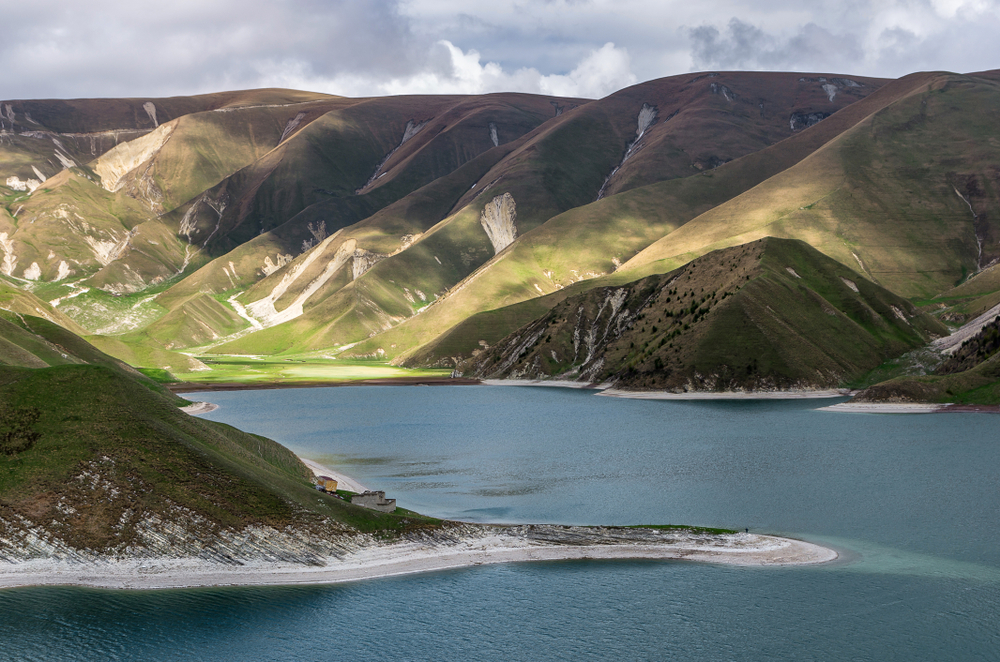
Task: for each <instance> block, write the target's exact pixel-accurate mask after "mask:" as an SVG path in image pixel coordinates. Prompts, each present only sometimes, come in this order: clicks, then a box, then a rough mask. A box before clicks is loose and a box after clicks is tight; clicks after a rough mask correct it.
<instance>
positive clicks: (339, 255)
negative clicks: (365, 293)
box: [246, 231, 358, 328]
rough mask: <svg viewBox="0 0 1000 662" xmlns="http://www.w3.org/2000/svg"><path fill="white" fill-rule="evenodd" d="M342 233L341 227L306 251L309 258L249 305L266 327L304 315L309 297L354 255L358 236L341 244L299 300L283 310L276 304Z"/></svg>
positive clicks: (252, 312) (249, 311)
mask: <svg viewBox="0 0 1000 662" xmlns="http://www.w3.org/2000/svg"><path fill="white" fill-rule="evenodd" d="M339 234H340V232H339V231H338V232H335V233H334V234H332V235H330V236H329V237H327V238H326V239H324V240H323V242H322V243H321V244H319V245H318V246H316V247H315V248H313V249H312V250H311V251H310V252H309V253H308V254H307V255H306V257H305V259H303V260H302V261H301V262H299V263H298V264H294V265H292V266H291V267H290V268H289V270H288V271H287V272H286V273H285V274H284V275H283V276H282V277H281V280H280V281H278V284H277V285H275V286H274V289H272V290H271V292H270V294H268V295H267V296H266V297H264V298H263V299H258V300H257V301H254V302H253V303H251V304H250V305H248V306H247V307H246V311H247V312H248V313H249V314H250V315H252V316H253V317H254V318H256V319H257V320H258V321H259V322H260V324H261V325H262V326H263V327H264V328H267V327H270V326H275V325H276V324H281V323H282V322H288V321H290V320H293V319H295V318H296V317H299V316H301V315H302V313H303V306H304V305H305V303H306V301H308V300H309V297H311V296H312V295H313V294H315V293H316V291H317V290H319V288H321V287H323V286H324V285H325V284H326V283H327V282H328V281H329V280H330V278H332V277H333V275H334V274H335V273H337V271H338V270H339V269H340V268H341V267H343V266H344V265H345V264H347V263H348V261H350V260H352V259H353V258H354V251H355V249H356V248H357V246H358V242H357V241H355V240H354V239H348V240H347V241H345V242H344V243H343V244H341V246H340V247H339V248H338V249H337V252H336V253H334V255H333V258H331V259H330V260H329V261H328V262H327V264H326V267H325V268H324V269H323V272H322V273H320V275H319V276H317V277H316V278H314V279H313V280H312V281H311V282H310V283H309V284H308V285H306V287H305V289H303V290H302V292H300V293H299V295H298V296H297V297H295V300H294V301H292V303H290V304H289V305H288V307H286V308H285V309H284V310H282V311H280V312H279V311H278V310H277V309H276V308H275V307H274V304H275V302H276V301H277V300H278V299H280V298H281V297H282V296H284V294H285V292H287V291H288V289H289V288H290V287H291V286H292V285H293V284H294V283H295V282H296V281H298V280H299V278H300V277H301V276H302V275H303V274H304V273H305V271H306V270H307V269H308V268H309V267H310V266H311V265H312V264H313V263H314V262H316V260H318V259H319V258H320V256H322V255H323V253H324V252H325V251H326V248H327V247H328V246H329V245H330V242H332V241H333V240H334V239H335V238H336V237H337V236H338V235H339Z"/></svg>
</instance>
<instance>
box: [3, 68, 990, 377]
mask: <svg viewBox="0 0 1000 662" xmlns="http://www.w3.org/2000/svg"><path fill="white" fill-rule="evenodd" d="M998 85H1000V83H998V82H997V76H996V74H995V72H984V73H980V74H970V75H965V76H962V75H957V74H950V73H942V72H929V73H920V74H913V75H911V76H906V77H904V78H901V79H899V80H895V81H885V80H880V79H869V78H859V77H851V76H843V75H837V74H792V73H753V72H708V73H701V74H684V75H680V76H673V77H670V78H664V79H659V80H654V81H649V82H646V83H641V84H639V85H635V86H632V87H630V88H626V89H623V90H621V91H619V92H616V93H615V94H612V95H610V96H609V97H607V98H604V99H599V100H593V101H590V100H584V99H565V98H552V97H543V96H538V95H524V94H491V95H481V96H405V97H389V98H372V99H346V98H341V97H332V96H327V95H317V94H310V93H302V92H294V91H288V90H258V91H247V92H233V93H224V94H217V95H206V96H203V97H191V98H186V99H182V98H178V99H161V100H155V99H154V100H148V101H147V100H137V99H124V100H77V101H67V102H57V101H30V102H29V101H25V102H20V101H19V102H10V107H11V110H10V112H9V113H8V110H7V107H6V106H0V108H2V109H3V113H0V123H5V124H4V126H3V127H0V130H6V131H9V132H12V136H14V137H12V139H11V140H10V141H8V142H7V143H5V144H4V145H3V146H0V166H2V168H0V170H2V169H5V170H3V172H7V173H8V175H7V176H6V177H0V198H2V204H0V274H2V275H3V277H4V278H5V282H6V283H9V284H11V285H13V286H15V287H17V288H20V289H21V290H22V291H24V292H26V293H27V292H30V293H31V294H33V295H35V296H36V297H37V298H38V299H39V300H40V301H42V302H48V303H47V305H46V306H43V308H46V310H47V312H46V314H47V315H48V317H49V319H54V315H55V314H57V313H58V314H60V315H61V319H62V320H64V321H65V320H71V321H72V323H74V324H75V327H74V331H76V332H77V333H80V332H83V334H84V335H87V337H88V339H89V340H90V341H91V342H93V343H94V344H95V345H97V346H99V347H100V348H101V349H102V350H104V351H107V352H109V353H112V354H114V355H115V356H118V357H120V358H122V359H125V360H127V361H129V362H131V363H136V364H139V365H143V366H145V367H155V368H160V369H162V368H167V369H172V370H176V371H180V372H185V373H187V372H192V371H195V370H199V369H205V368H207V367H208V366H206V365H205V364H204V363H201V362H199V361H198V360H197V359H194V358H192V357H191V356H188V355H186V354H181V353H179V351H180V350H183V351H185V352H190V353H193V354H197V355H199V356H211V355H213V354H214V355H221V354H255V355H269V356H283V357H289V356H293V355H302V354H309V355H314V356H320V355H323V356H333V355H336V356H340V357H343V358H349V359H359V360H366V359H382V360H392V361H393V362H395V363H397V364H404V365H409V366H452V365H454V364H455V363H456V362H457V361H460V360H463V359H465V358H468V357H469V356H471V355H472V353H473V352H475V351H479V350H481V349H482V348H483V346H484V345H492V344H494V343H496V342H497V341H499V340H500V339H502V338H503V337H504V336H506V335H507V334H509V333H511V332H512V331H514V330H515V329H517V328H519V327H521V326H523V325H524V324H527V323H529V322H531V321H532V320H536V319H538V318H539V317H540V316H542V315H544V314H545V313H546V311H549V310H551V309H552V308H553V307H554V306H557V305H560V304H561V302H563V301H564V300H565V299H567V298H569V297H574V296H577V295H580V294H583V293H585V292H587V291H588V290H590V289H593V288H604V287H615V286H621V285H625V284H628V283H633V282H635V281H637V280H639V279H642V278H644V277H647V276H655V275H658V274H664V273H668V272H671V271H673V270H675V269H677V268H679V267H681V266H682V265H684V264H687V263H689V262H690V261H692V260H694V259H696V258H698V257H700V256H703V255H706V254H708V253H710V252H711V251H713V250H717V249H720V248H726V247H732V246H739V245H743V244H746V243H749V242H753V241H755V240H758V239H761V238H763V237H766V236H775V237H786V238H792V239H799V240H802V241H804V242H806V243H807V244H809V245H811V246H813V247H814V248H817V249H818V250H819V251H820V252H822V253H823V254H825V255H827V256H828V257H831V258H833V259H835V260H837V261H838V262H840V263H841V264H844V265H847V266H848V267H850V268H851V269H855V268H856V269H858V270H859V273H861V274H862V275H863V276H865V278H866V279H868V280H870V281H872V282H873V283H876V284H878V285H881V286H883V287H885V288H886V289H888V290H890V291H892V292H894V293H895V294H897V295H900V296H904V297H908V298H910V299H911V301H912V302H914V303H916V304H918V305H919V306H921V307H922V308H923V309H924V310H926V311H929V312H933V313H934V314H935V315H937V316H938V317H939V318H940V319H941V320H942V321H944V322H947V323H949V324H958V323H961V322H962V321H963V320H964V319H967V318H968V317H969V316H972V315H975V314H977V313H978V312H981V311H982V310H985V309H986V308H988V307H990V306H992V305H995V303H996V302H997V301H1000V287H997V286H995V284H994V281H995V280H996V278H995V274H994V271H995V263H996V261H997V260H1000V249H998V248H997V246H998V245H1000V243H998V239H1000V226H997V218H1000V216H998V215H997V212H996V211H995V210H996V209H997V205H998V203H1000V199H998V198H997V192H996V182H995V177H994V176H993V165H992V164H993V163H995V161H996V158H997V156H998V155H997V150H998V149H1000V144H997V142H996V139H995V135H996V133H997V131H996V129H997V127H996V126H995V124H996V122H995V117H994V115H993V114H992V113H989V112H983V110H982V109H984V108H992V107H993V106H995V105H996V103H997V102H998V101H1000V99H997V98H996V97H997V93H998V91H1000V87H998ZM5 103H6V102H5ZM11 113H12V114H11ZM7 125H10V126H7ZM4 150H6V151H4ZM36 169H37V170H38V172H35V170H36ZM3 172H0V174H3ZM32 178H34V181H33V183H29V182H28V180H29V179H32ZM29 184H30V185H29ZM35 307H36V308H39V307H38V306H35ZM831 365H832V364H831ZM851 369H853V368H851ZM830 370H833V371H834V372H836V370H834V369H833V368H830ZM849 371H850V370H848V372H849ZM831 374H833V373H831ZM845 374H846V373H845Z"/></svg>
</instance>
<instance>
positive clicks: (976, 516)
mask: <svg viewBox="0 0 1000 662" xmlns="http://www.w3.org/2000/svg"><path fill="white" fill-rule="evenodd" d="M189 397H192V398H197V399H204V400H209V401H212V402H215V403H218V404H219V405H221V406H220V409H218V410H217V411H215V412H213V413H212V414H209V415H208V416H206V418H211V419H213V420H219V421H224V422H227V423H230V424H233V425H236V426H238V427H240V428H242V429H244V430H247V431H250V432H255V433H258V434H263V435H266V436H269V437H272V438H274V439H277V440H278V441H280V442H282V443H284V444H286V445H287V446H289V447H290V448H292V449H293V450H295V451H296V452H298V453H300V454H301V455H303V456H305V457H310V458H313V459H316V460H319V461H321V462H324V463H328V464H330V465H336V466H338V467H339V468H341V469H343V470H344V471H345V472H346V473H348V474H351V475H353V476H354V477H356V478H358V479H359V480H361V482H363V483H364V484H366V485H368V486H370V487H373V488H377V489H385V490H386V491H387V492H388V493H389V496H393V497H396V498H397V499H398V500H399V503H400V505H403V506H405V507H408V508H412V509H414V510H420V511H422V512H426V513H428V514H433V515H438V516H442V517H451V518H459V519H467V520H472V521H506V522H541V521H547V522H562V523H570V524H578V523H589V524H637V523H689V524H700V525H705V526H721V527H731V528H740V529H742V528H744V527H750V528H751V530H753V531H757V532H767V533H778V534H787V535H793V536H797V537H802V538H805V539H808V540H812V541H815V542H818V543H821V544H826V545H830V546H833V547H836V548H837V549H839V550H841V551H842V553H843V554H842V560H841V561H838V562H836V563H833V564H830V565H826V566H819V567H811V568H739V567H727V566H712V565H704V564H690V563H683V562H607V561H583V562H562V563H540V564H513V565H505V566H488V567H478V568H469V569H464V570H458V571H449V572H439V573H432V574H427V575H416V576H411V577H402V578H394V579H384V580H373V581H367V582H358V583H355V584H346V585H339V586H329V587H321V586H320V587H295V588H283V587H269V588H217V589H190V590H171V591H147V592H125V591H98V590H87V589H76V588H45V589H16V590H11V591H3V592H0V642H2V644H0V659H2V660H7V659H10V660H47V659H59V660H98V659H100V660H104V659H110V660H207V659H211V660H247V659H254V660H261V659H264V660H327V659H343V660H438V659H462V660H466V659H468V660H479V659H483V660H501V659H502V660H527V659H532V660H537V659H624V660H632V659H637V660H638V659H643V660H646V659H698V660H746V659H749V660H765V659H767V660H769V659H817V660H833V659H837V660H843V659H855V660H886V659H898V660H913V659H927V660H930V659H935V660H936V659H970V660H971V659H991V658H992V659H997V658H998V657H1000V522H998V521H997V513H998V512H1000V490H998V489H997V483H998V478H997V476H998V471H997V470H998V468H1000V434H998V432H997V427H998V423H1000V418H998V417H995V416H993V415H986V414H939V415H873V414H837V413H830V412H820V411H815V408H816V407H818V406H820V404H826V403H827V402H828V401H827V402H822V403H821V402H818V401H784V402H780V401H734V402H656V401H628V400H619V399H612V398H601V397H597V396H594V395H593V394H591V393H588V392H579V391H571V390H564V389H544V388H502V387H433V388H420V387H356V388H354V387H342V388H326V389H308V390H305V389H292V390H270V391H246V392H229V393H208V394H200V395H192V396H189Z"/></svg>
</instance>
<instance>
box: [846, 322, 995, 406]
mask: <svg viewBox="0 0 1000 662" xmlns="http://www.w3.org/2000/svg"><path fill="white" fill-rule="evenodd" d="M998 349H1000V320H994V321H993V322H991V323H990V324H987V325H986V326H984V327H983V329H982V330H981V331H980V332H979V333H978V334H976V335H975V336H973V337H972V338H970V339H969V340H966V341H965V342H964V343H962V345H961V346H960V347H959V348H958V349H957V350H956V351H955V352H954V354H952V355H951V356H950V357H948V358H947V359H946V360H945V361H944V362H943V363H941V365H939V366H938V367H937V369H936V370H935V371H934V374H931V375H923V376H903V377H897V378H895V379H890V380H887V381H884V382H881V383H879V384H875V385H873V386H871V387H869V388H867V389H865V390H864V391H862V392H861V393H860V394H859V395H858V396H857V399H858V400H860V401H863V402H865V401H867V402H887V401H888V402H893V401H902V402H955V403H959V404H986V405H1000V354H998V352H997V350H998Z"/></svg>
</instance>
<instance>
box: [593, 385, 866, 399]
mask: <svg viewBox="0 0 1000 662" xmlns="http://www.w3.org/2000/svg"><path fill="white" fill-rule="evenodd" d="M598 395H605V396H608V397H609V398H630V399H634V400H809V399H820V398H846V397H847V396H849V395H851V392H850V391H848V390H846V389H830V390H822V391H821V390H809V389H801V390H790V391H689V392H687V393H674V392H672V391H621V390H619V389H614V388H608V389H604V390H602V391H601V392H600V393H598Z"/></svg>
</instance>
